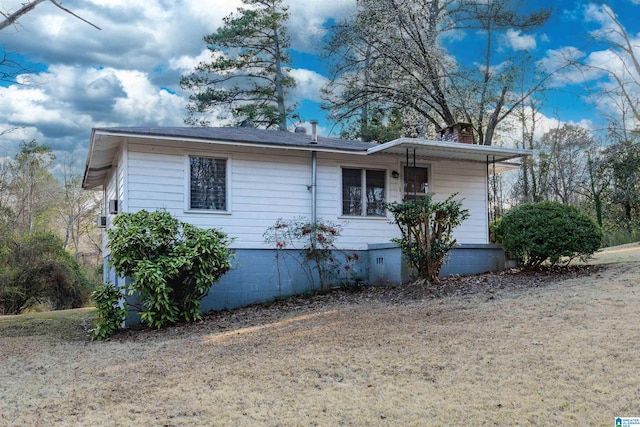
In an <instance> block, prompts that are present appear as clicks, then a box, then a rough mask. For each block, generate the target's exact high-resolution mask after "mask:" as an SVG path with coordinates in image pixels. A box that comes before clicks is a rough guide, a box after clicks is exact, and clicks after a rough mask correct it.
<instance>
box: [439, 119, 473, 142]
mask: <svg viewBox="0 0 640 427" xmlns="http://www.w3.org/2000/svg"><path fill="white" fill-rule="evenodd" d="M438 141H446V142H460V143H463V144H475V141H474V138H473V129H472V128H471V125H470V124H469V123H456V124H453V125H451V126H447V127H446V128H442V129H440V130H439V131H438Z"/></svg>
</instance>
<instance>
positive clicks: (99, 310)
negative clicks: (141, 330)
mask: <svg viewBox="0 0 640 427" xmlns="http://www.w3.org/2000/svg"><path fill="white" fill-rule="evenodd" d="M91 297H92V298H93V301H94V303H95V305H96V314H97V317H96V320H95V328H93V329H91V339H94V340H104V339H107V338H109V337H110V336H111V335H113V333H114V332H115V331H117V330H118V329H119V328H120V327H121V326H122V323H123V322H124V319H125V316H126V315H127V310H126V309H125V308H124V307H123V306H122V305H121V301H123V300H124V295H123V294H122V292H121V290H120V288H118V287H117V286H116V285H114V284H113V283H111V282H109V283H103V284H102V286H101V287H100V288H98V289H97V290H95V291H94V292H93V294H91Z"/></svg>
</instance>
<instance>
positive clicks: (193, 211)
mask: <svg viewBox="0 0 640 427" xmlns="http://www.w3.org/2000/svg"><path fill="white" fill-rule="evenodd" d="M184 213H185V214H187V215H190V214H191V215H194V214H200V215H202V214H205V215H231V211H214V210H210V209H185V210H184Z"/></svg>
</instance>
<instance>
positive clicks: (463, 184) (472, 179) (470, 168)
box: [430, 161, 489, 244]
mask: <svg viewBox="0 0 640 427" xmlns="http://www.w3.org/2000/svg"><path fill="white" fill-rule="evenodd" d="M431 168H432V171H431V181H432V184H431V185H430V189H431V191H433V192H434V193H435V198H436V199H437V200H444V199H446V198H447V197H449V196H450V195H451V194H453V193H458V196H456V200H461V201H462V206H463V207H464V208H465V209H468V210H469V214H470V215H469V218H467V219H466V220H465V221H464V222H463V223H462V225H461V226H460V227H458V228H456V229H455V230H454V237H455V238H456V239H457V240H458V243H461V244H462V243H464V244H486V243H489V236H488V215H487V212H488V210H487V209H488V207H487V166H486V165H485V164H483V163H471V162H449V161H439V162H432V163H431Z"/></svg>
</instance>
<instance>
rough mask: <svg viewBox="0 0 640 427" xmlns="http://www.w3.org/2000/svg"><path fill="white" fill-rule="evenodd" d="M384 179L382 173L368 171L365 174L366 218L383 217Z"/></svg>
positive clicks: (383, 173)
mask: <svg viewBox="0 0 640 427" xmlns="http://www.w3.org/2000/svg"><path fill="white" fill-rule="evenodd" d="M384 178H385V172H384V171H371V170H368V171H367V173H366V182H367V184H366V185H367V215H368V216H385V209H384V204H385V199H384V195H385V191H384Z"/></svg>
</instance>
